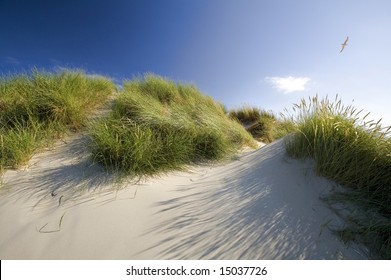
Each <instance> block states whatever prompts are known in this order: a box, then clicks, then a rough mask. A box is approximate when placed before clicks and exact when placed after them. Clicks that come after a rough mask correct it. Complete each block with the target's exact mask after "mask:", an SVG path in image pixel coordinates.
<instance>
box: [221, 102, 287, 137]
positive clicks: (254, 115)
mask: <svg viewBox="0 0 391 280" xmlns="http://www.w3.org/2000/svg"><path fill="white" fill-rule="evenodd" d="M228 116H229V117H230V118H231V119H234V120H236V121H238V122H239V123H240V124H242V125H243V126H244V127H245V128H246V130H247V131H248V132H249V133H250V134H251V135H252V136H253V137H254V138H255V139H256V140H259V141H262V142H265V143H271V142H273V141H274V140H277V139H279V138H282V137H284V136H285V135H287V134H288V133H290V132H291V131H292V130H293V123H292V122H291V121H287V120H280V119H278V118H277V117H276V116H275V115H274V114H273V113H272V112H268V111H265V110H262V109H260V108H257V107H251V106H243V107H242V108H239V109H236V110H231V111H229V113H228Z"/></svg>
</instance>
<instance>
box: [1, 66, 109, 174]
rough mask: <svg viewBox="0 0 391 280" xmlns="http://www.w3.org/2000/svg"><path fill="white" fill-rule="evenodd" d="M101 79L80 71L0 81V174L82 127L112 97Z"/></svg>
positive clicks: (13, 77) (24, 75)
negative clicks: (94, 111)
mask: <svg viewBox="0 0 391 280" xmlns="http://www.w3.org/2000/svg"><path fill="white" fill-rule="evenodd" d="M114 88H115V87H114V84H113V83H112V82H111V81H110V80H109V79H106V78H103V77H97V76H88V75H86V74H85V73H83V72H81V71H62V72H58V73H47V72H43V71H38V70H33V71H32V73H31V75H27V74H22V75H11V76H4V77H1V78H0V171H1V170H3V169H5V168H15V167H18V166H20V165H21V164H25V163H26V162H27V161H28V160H29V159H30V157H31V156H32V154H33V153H34V152H35V151H36V150H37V149H39V148H41V147H42V146H44V145H47V144H48V143H50V140H52V139H55V138H58V137H60V136H61V135H62V134H63V133H64V132H66V131H67V130H78V129H80V128H81V127H83V126H84V125H85V124H86V119H87V116H88V115H89V114H90V112H91V111H92V110H93V109H94V108H96V107H97V106H99V105H101V104H102V103H103V102H105V100H106V99H107V97H108V96H109V95H110V94H111V93H112V92H113V90H114Z"/></svg>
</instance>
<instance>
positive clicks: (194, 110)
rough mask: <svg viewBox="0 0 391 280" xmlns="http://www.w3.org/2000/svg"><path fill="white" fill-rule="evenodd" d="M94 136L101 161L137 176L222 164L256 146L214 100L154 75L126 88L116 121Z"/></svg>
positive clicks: (98, 127)
mask: <svg viewBox="0 0 391 280" xmlns="http://www.w3.org/2000/svg"><path fill="white" fill-rule="evenodd" d="M90 136H91V142H92V151H93V155H94V158H95V160H96V161H98V162H100V163H102V164H103V165H105V166H106V167H107V168H110V169H114V170H116V171H120V172H124V173H125V174H131V175H136V176H142V175H152V174H155V173H157V172H162V171H167V170H172V169H180V168H183V166H184V165H186V164H189V163H192V162H199V161H205V160H219V159H222V158H224V157H226V156H228V155H229V154H232V153H233V152H235V151H236V150H237V149H238V148H239V147H241V146H243V145H250V146H254V142H253V140H252V138H251V136H250V135H249V134H248V133H247V132H246V131H245V130H244V129H243V128H242V127H241V126H240V125H239V124H238V123H237V122H234V121H232V120H230V119H229V118H228V117H227V116H226V114H225V112H224V107H223V106H221V105H220V104H218V103H216V102H215V101H213V99H212V98H210V97H208V96H204V95H202V94H201V93H200V92H199V90H198V89H197V88H196V87H194V86H190V85H183V84H177V83H175V82H172V81H169V80H166V79H164V78H162V77H159V76H155V75H151V74H148V75H145V77H144V78H143V79H135V80H132V81H128V82H126V83H125V84H124V87H123V92H122V93H121V94H120V95H119V97H118V98H117V100H116V102H115V104H114V107H113V111H112V113H111V115H110V116H108V117H107V118H105V119H102V120H100V121H98V122H97V123H95V124H94V125H93V126H91V129H90Z"/></svg>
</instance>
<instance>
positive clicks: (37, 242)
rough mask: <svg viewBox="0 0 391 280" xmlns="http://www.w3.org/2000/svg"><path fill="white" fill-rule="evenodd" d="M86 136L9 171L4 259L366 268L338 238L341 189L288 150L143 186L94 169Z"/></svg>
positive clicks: (2, 220) (269, 149) (2, 219)
mask: <svg viewBox="0 0 391 280" xmlns="http://www.w3.org/2000/svg"><path fill="white" fill-rule="evenodd" d="M83 141H84V140H83V137H82V136H75V137H73V138H70V139H69V140H68V141H66V142H64V143H63V144H62V145H60V146H59V147H56V149H53V150H51V151H47V152H44V153H42V154H39V155H37V156H34V157H33V159H32V160H31V163H30V166H29V167H28V168H27V169H25V170H18V171H7V172H6V173H5V174H4V176H3V186H2V188H1V190H2V191H1V195H0V258H1V259H366V258H368V255H367V250H366V248H365V247H363V246H361V245H357V244H350V245H347V244H344V243H343V242H342V241H341V240H340V239H339V238H338V237H337V236H336V235H334V234H332V233H331V231H330V228H333V227H341V226H343V225H344V221H343V220H342V219H341V218H339V217H338V216H337V215H336V214H335V213H334V212H333V211H332V210H331V209H330V208H329V207H328V206H327V205H326V204H325V203H324V202H322V201H321V200H320V199H319V198H320V197H321V196H323V195H325V194H327V192H329V191H330V189H331V187H332V184H333V183H332V182H330V181H328V180H326V179H324V178H320V177H318V176H316V175H315V174H314V171H313V163H312V162H309V161H307V162H304V161H297V160H292V159H289V158H288V157H286V155H285V150H284V145H283V141H282V140H279V141H276V142H274V143H272V144H269V145H267V146H265V147H262V148H259V149H257V150H252V151H244V152H242V153H241V154H240V155H239V156H238V157H235V158H234V159H233V160H232V161H230V162H227V163H224V164H217V165H213V166H193V167H190V168H189V170H188V171H181V172H172V173H169V174H166V175H162V176H160V177H155V178H151V179H147V180H145V181H141V182H134V181H133V182H132V181H126V180H125V181H121V182H119V181H118V180H116V178H115V176H113V174H110V173H107V172H106V171H104V169H103V168H102V167H101V166H99V165H93V164H91V161H90V159H89V155H88V153H86V152H85V150H86V149H85V143H83Z"/></svg>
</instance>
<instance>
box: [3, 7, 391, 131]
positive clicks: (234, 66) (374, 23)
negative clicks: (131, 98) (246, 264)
mask: <svg viewBox="0 0 391 280" xmlns="http://www.w3.org/2000/svg"><path fill="white" fill-rule="evenodd" d="M390 13H391V1H387V0H371V1H360V0H356V1H343V0H337V1H336V0H328V1H316V0H312V1H311V0H298V1H295V0H290V1H289V0H274V1H272V0H258V1H255V0H240V1H239V0H237V1H236V0H219V1H217V0H215V1H214V0H209V1H207V0H198V1H195V0H194V1H193V0H161V1H158V0H155V1H151V0H147V1H145V0H144V1H141V0H140V1H125V0H124V1H120V0H111V1H109V0H107V1H103V0H96V1H87V0H79V1H75V0H67V1H49V0H47V1H43V0H30V1H27V0H0V34H1V37H0V72H1V73H2V74H5V73H9V72H20V71H23V70H28V69H29V68H31V67H33V66H36V67H38V68H45V69H48V70H51V69H54V68H58V67H69V68H74V67H77V68H83V69H85V70H86V71H87V72H91V73H96V74H103V75H108V76H110V77H112V78H114V79H115V80H116V81H118V82H120V81H121V80H123V79H131V78H132V77H134V76H137V75H139V74H143V73H145V72H153V73H156V74H158V75H162V76H165V77H168V78H170V79H174V80H176V81H182V82H189V83H193V84H195V85H197V86H198V87H199V88H200V89H201V90H202V91H203V92H204V93H205V94H208V95H210V96H212V97H214V98H215V99H216V100H218V101H221V102H222V103H224V104H225V105H227V106H228V107H229V108H235V107H239V106H241V105H244V104H250V105H255V106H260V107H262V108H264V109H267V110H273V111H275V112H280V111H282V110H283V108H288V109H289V108H291V105H292V104H293V103H296V102H299V101H300V98H307V97H309V96H314V95H315V94H318V95H319V96H326V95H328V96H330V97H334V96H335V95H336V94H337V93H338V94H339V96H340V97H341V98H342V100H343V101H344V103H345V104H347V105H348V104H353V105H354V106H356V107H358V108H362V109H365V110H368V111H371V112H372V114H371V115H372V116H373V118H376V119H378V118H380V117H383V120H384V121H383V123H384V124H386V125H391V110H390V109H391V106H390V104H391V77H390V76H391V75H390V74H391V55H390V53H389V52H390V51H389V50H390V49H391V48H390V46H391V16H390ZM346 36H349V41H348V45H347V46H346V48H345V49H344V51H343V52H342V53H340V49H341V44H342V43H343V42H344V40H345V38H346ZM353 100H354V102H353V103H352V101H353Z"/></svg>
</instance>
